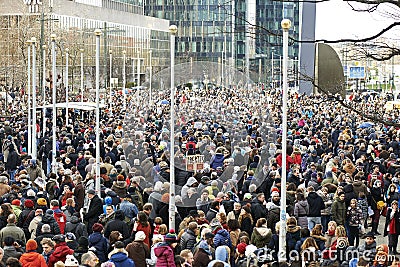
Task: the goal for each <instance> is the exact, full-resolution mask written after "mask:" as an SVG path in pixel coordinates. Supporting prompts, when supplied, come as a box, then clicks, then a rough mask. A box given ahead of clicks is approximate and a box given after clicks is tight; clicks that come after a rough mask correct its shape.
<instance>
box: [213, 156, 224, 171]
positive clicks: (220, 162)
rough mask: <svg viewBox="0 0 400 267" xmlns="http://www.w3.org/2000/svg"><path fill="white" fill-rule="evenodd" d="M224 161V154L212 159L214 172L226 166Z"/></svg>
mask: <svg viewBox="0 0 400 267" xmlns="http://www.w3.org/2000/svg"><path fill="white" fill-rule="evenodd" d="M224 159H225V157H224V154H221V153H216V154H215V155H214V156H212V158H211V161H210V167H211V168H212V169H213V170H216V169H217V168H218V167H223V166H224Z"/></svg>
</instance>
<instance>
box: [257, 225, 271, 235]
mask: <svg viewBox="0 0 400 267" xmlns="http://www.w3.org/2000/svg"><path fill="white" fill-rule="evenodd" d="M256 230H257V232H258V233H259V234H260V235H261V236H263V237H265V236H267V235H268V234H270V233H272V232H271V229H268V228H267V227H256Z"/></svg>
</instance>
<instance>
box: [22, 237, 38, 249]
mask: <svg viewBox="0 0 400 267" xmlns="http://www.w3.org/2000/svg"><path fill="white" fill-rule="evenodd" d="M25 247H26V251H32V250H36V249H37V247H38V245H37V243H36V241H35V240H33V239H29V240H28V242H26V246H25Z"/></svg>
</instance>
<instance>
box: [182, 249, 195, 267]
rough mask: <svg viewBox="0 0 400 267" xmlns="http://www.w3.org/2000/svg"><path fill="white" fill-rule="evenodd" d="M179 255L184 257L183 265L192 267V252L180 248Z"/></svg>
mask: <svg viewBox="0 0 400 267" xmlns="http://www.w3.org/2000/svg"><path fill="white" fill-rule="evenodd" d="M179 255H180V256H181V257H183V258H184V259H185V262H184V263H183V267H192V263H193V253H192V252H191V251H190V250H189V249H184V250H182V251H181V253H180V254H179Z"/></svg>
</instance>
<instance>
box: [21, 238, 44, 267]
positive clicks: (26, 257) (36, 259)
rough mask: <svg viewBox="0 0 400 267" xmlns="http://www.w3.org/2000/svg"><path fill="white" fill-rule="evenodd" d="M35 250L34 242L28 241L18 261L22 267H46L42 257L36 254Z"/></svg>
mask: <svg viewBox="0 0 400 267" xmlns="http://www.w3.org/2000/svg"><path fill="white" fill-rule="evenodd" d="M37 248H38V245H37V243H36V241H35V240H33V239H29V240H28V242H26V246H25V249H26V252H25V253H24V254H22V255H21V257H20V259H19V261H20V262H21V263H22V266H23V267H47V264H46V261H45V259H44V257H43V256H42V255H40V254H39V253H37V252H36V250H37Z"/></svg>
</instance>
